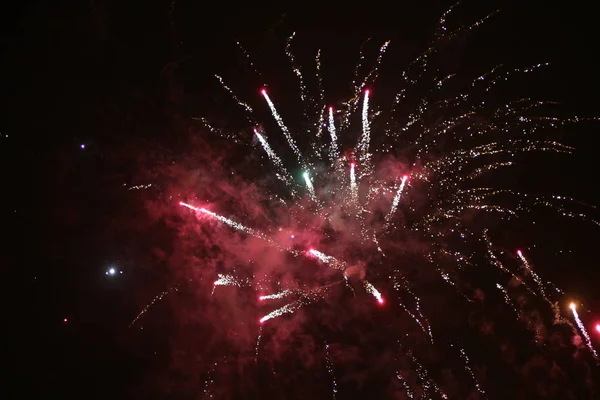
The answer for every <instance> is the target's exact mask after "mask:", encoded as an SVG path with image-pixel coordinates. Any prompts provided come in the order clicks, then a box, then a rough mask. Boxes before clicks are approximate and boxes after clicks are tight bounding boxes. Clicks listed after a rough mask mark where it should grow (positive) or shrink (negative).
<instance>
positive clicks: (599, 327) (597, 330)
mask: <svg viewBox="0 0 600 400" xmlns="http://www.w3.org/2000/svg"><path fill="white" fill-rule="evenodd" d="M596 332H598V333H600V324H596Z"/></svg>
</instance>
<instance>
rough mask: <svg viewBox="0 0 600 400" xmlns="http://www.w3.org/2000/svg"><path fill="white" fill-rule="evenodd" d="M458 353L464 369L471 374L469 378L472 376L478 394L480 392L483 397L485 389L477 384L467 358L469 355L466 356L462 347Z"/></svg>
mask: <svg viewBox="0 0 600 400" xmlns="http://www.w3.org/2000/svg"><path fill="white" fill-rule="evenodd" d="M460 355H461V357H462V359H463V360H464V362H465V369H466V370H467V372H468V373H469V375H471V378H473V381H474V382H475V388H476V389H477V391H478V392H479V394H481V395H482V396H484V397H485V391H484V390H483V388H482V387H481V385H480V384H479V381H478V380H477V378H476V377H475V373H474V372H473V369H472V368H471V361H470V360H469V357H468V356H467V353H465V350H464V349H463V348H461V349H460Z"/></svg>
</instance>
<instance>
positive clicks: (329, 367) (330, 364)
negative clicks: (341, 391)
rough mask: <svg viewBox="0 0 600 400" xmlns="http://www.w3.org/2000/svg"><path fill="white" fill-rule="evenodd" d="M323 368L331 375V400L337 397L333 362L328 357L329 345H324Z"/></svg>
mask: <svg viewBox="0 0 600 400" xmlns="http://www.w3.org/2000/svg"><path fill="white" fill-rule="evenodd" d="M325 367H326V368H327V372H329V375H331V390H332V395H333V396H332V397H333V400H335V399H336V397H337V391H338V389H337V380H336V379H335V372H334V370H333V362H332V361H331V356H330V355H329V345H328V344H327V343H325Z"/></svg>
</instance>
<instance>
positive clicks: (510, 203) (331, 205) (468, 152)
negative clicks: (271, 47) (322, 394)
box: [134, 7, 597, 398]
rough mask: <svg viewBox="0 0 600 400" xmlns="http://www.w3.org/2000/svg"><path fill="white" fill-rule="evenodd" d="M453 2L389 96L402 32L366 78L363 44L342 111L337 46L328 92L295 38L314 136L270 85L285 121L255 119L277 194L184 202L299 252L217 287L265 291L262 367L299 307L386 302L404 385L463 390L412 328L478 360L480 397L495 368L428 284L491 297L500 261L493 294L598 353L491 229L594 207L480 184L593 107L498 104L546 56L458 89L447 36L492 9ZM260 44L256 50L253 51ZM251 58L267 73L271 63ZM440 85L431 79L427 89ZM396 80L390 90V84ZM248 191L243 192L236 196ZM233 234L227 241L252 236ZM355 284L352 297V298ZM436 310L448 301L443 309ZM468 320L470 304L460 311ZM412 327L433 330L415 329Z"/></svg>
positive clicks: (474, 379) (261, 295)
mask: <svg viewBox="0 0 600 400" xmlns="http://www.w3.org/2000/svg"><path fill="white" fill-rule="evenodd" d="M453 9H454V7H453V8H451V9H450V10H448V12H446V13H444V14H443V16H442V18H441V19H440V21H439V24H438V28H437V30H436V36H435V40H434V42H433V44H432V45H431V46H430V47H428V48H427V49H426V51H425V52H424V53H423V54H421V55H420V56H419V57H417V58H416V59H415V60H414V61H413V62H412V63H410V64H409V66H408V67H407V69H406V70H404V71H403V72H402V73H401V74H400V77H401V79H400V85H401V87H400V88H398V89H397V90H395V94H394V95H393V96H391V98H392V101H391V102H390V103H389V104H388V105H385V101H384V100H381V101H378V99H377V92H378V86H377V81H378V77H379V68H380V66H381V65H382V63H384V62H385V57H384V55H385V54H386V52H388V51H389V48H391V46H392V44H391V43H390V42H389V41H386V42H384V43H383V44H382V45H381V47H380V48H379V53H378V55H377V57H376V59H375V61H374V63H373V67H372V68H371V69H369V70H368V71H367V72H366V73H365V74H362V75H361V74H360V71H362V70H363V62H365V57H364V55H363V49H362V48H361V54H360V61H359V65H358V66H357V68H356V76H355V79H354V82H353V84H352V87H351V97H350V99H349V100H346V101H344V102H342V103H341V106H339V107H334V106H331V105H329V104H326V103H325V100H324V99H325V98H326V96H325V93H324V92H323V86H322V84H321V83H322V81H321V75H320V74H321V71H322V70H323V69H324V68H325V67H326V65H324V64H323V62H322V60H321V52H320V51H319V52H318V53H317V56H316V66H317V67H316V72H317V75H316V77H315V79H314V80H315V82H317V85H316V86H317V89H316V90H315V93H312V92H311V90H310V87H309V86H308V84H307V82H309V81H310V79H307V77H305V76H304V74H303V68H302V67H301V66H300V65H299V64H298V62H297V60H296V58H295V57H294V54H293V52H292V48H293V40H294V35H292V36H291V37H290V38H289V39H288V41H287V43H286V46H285V53H286V54H287V56H288V58H289V61H290V64H291V67H292V73H293V76H294V79H297V81H298V83H299V96H300V102H301V104H302V109H301V111H300V114H301V115H300V116H301V117H302V118H303V119H306V120H307V121H309V122H310V125H309V127H308V129H306V128H303V131H302V132H301V133H300V132H298V130H295V129H294V128H293V124H288V123H287V122H286V119H285V117H284V116H285V113H284V112H282V111H280V108H281V110H284V109H285V107H280V106H278V101H282V102H285V99H283V100H282V99H279V98H278V97H277V95H276V93H271V91H270V90H267V89H266V88H259V89H258V90H257V97H258V98H259V99H260V98H261V97H262V100H264V102H265V103H264V104H263V109H265V110H269V111H270V115H271V118H272V121H270V122H274V124H272V127H270V126H271V125H270V122H269V121H264V124H263V125H260V126H258V125H256V124H254V126H250V127H249V129H250V130H251V131H252V132H253V134H254V137H255V138H256V140H255V143H256V144H257V145H258V146H259V149H260V151H261V152H262V153H263V154H264V156H265V158H264V161H265V162H267V163H269V164H270V166H271V167H272V168H271V171H272V178H273V179H269V178H267V179H266V180H262V181H261V182H263V183H264V185H261V193H269V194H268V195H265V196H264V197H266V198H267V199H268V202H269V206H268V207H266V210H264V211H261V213H260V214H261V215H260V219H259V220H256V221H255V222H253V221H252V219H251V218H249V216H248V214H249V213H247V212H243V213H241V214H237V215H236V214H233V215H231V214H230V213H227V211H226V210H227V208H226V207H223V208H221V207H219V202H218V201H217V202H214V203H212V204H210V203H208V202H206V201H203V200H202V198H201V197H198V196H193V197H192V196H190V197H187V198H184V199H183V200H184V201H181V202H180V203H179V204H180V205H181V206H183V207H185V208H187V209H188V210H186V212H192V213H194V214H195V215H196V217H197V222H196V223H198V224H205V223H207V222H208V221H215V222H219V223H220V224H222V225H223V226H221V227H218V226H213V227H212V228H211V229H217V230H218V229H229V230H233V231H234V232H237V235H238V236H239V235H241V236H240V237H242V239H240V240H244V239H243V238H252V240H253V241H254V242H253V243H257V242H260V243H262V245H260V246H264V247H262V248H269V249H273V250H274V251H277V252H280V253H282V254H284V255H285V256H282V260H286V261H287V263H281V265H279V266H278V268H277V269H276V270H275V271H270V272H271V273H270V274H267V275H269V276H264V275H265V274H263V275H262V276H258V275H256V274H252V278H249V279H248V278H238V277H236V276H235V273H234V272H231V271H228V273H227V274H216V275H215V281H214V286H213V293H214V292H215V291H216V292H218V291H219V290H221V288H222V287H226V286H233V287H237V288H241V287H250V288H253V289H254V290H256V292H257V293H258V295H257V296H256V298H257V299H258V300H257V307H258V308H259V309H260V310H262V314H261V315H260V316H259V318H257V323H256V325H257V326H256V330H255V331H258V336H257V338H256V340H255V342H254V348H253V350H254V354H253V357H254V361H255V363H258V362H259V360H260V358H261V350H260V349H261V346H263V345H265V343H266V342H267V341H268V337H269V331H268V327H269V325H273V324H277V321H278V320H285V319H286V318H293V315H295V314H297V313H298V312H299V311H300V310H304V309H306V308H307V307H309V306H311V305H327V304H331V303H335V302H348V301H349V302H353V303H360V304H367V303H371V304H373V305H375V306H376V307H378V308H379V309H380V310H383V311H382V312H384V313H388V314H390V315H388V314H386V315H387V317H386V318H387V319H388V320H389V321H391V320H392V319H394V318H395V319H397V320H398V321H399V322H389V327H390V332H388V334H389V335H391V336H394V339H393V343H394V344H395V346H396V352H397V353H398V357H399V358H402V360H403V361H404V364H405V366H404V367H402V366H401V365H400V364H402V361H401V360H398V361H397V362H398V365H397V366H396V367H395V368H394V371H396V372H395V373H393V374H391V375H392V376H393V377H395V378H396V379H397V380H398V382H399V384H398V387H399V388H400V389H399V390H401V391H403V392H404V396H407V397H408V398H449V397H448V396H449V395H448V394H447V392H446V390H445V389H444V388H443V387H442V385H441V384H440V383H436V380H435V378H434V377H433V374H432V373H430V372H428V370H427V369H426V368H425V366H424V365H423V364H421V363H420V362H419V361H418V360H417V356H416V355H415V353H416V352H415V351H414V350H408V349H407V348H408V347H409V346H410V344H411V340H409V339H412V340H414V341H416V342H419V341H420V340H421V339H414V337H415V336H419V335H422V336H421V338H424V339H425V340H426V341H427V342H429V343H430V345H431V346H441V347H443V348H445V349H447V350H445V351H446V352H447V353H448V354H450V355H448V357H451V358H454V359H456V360H459V361H461V362H462V364H461V365H462V368H463V370H464V374H465V376H467V377H468V379H470V381H471V385H472V390H473V393H477V395H478V396H479V397H480V398H484V397H485V396H486V390H485V388H484V387H485V383H483V382H482V379H483V378H484V376H483V375H484V374H483V373H482V372H481V371H480V370H478V368H477V367H476V366H475V362H476V361H474V360H473V359H472V358H470V357H469V355H467V354H468V350H466V349H465V348H464V347H465V344H456V343H454V342H452V341H449V340H448V339H447V338H446V337H445V335H444V334H443V332H444V331H443V323H440V322H438V321H436V320H435V318H436V317H435V314H436V313H435V310H432V304H435V303H436V301H431V300H429V301H426V300H423V297H424V296H427V295H426V294H425V295H423V294H420V293H419V292H420V291H421V292H423V288H424V287H425V286H428V283H427V282H439V283H441V284H443V285H446V287H447V288H448V289H449V291H451V292H453V293H456V294H458V295H459V296H457V297H459V298H460V299H462V301H463V303H465V304H467V305H469V304H473V303H481V302H482V298H483V297H484V294H482V292H481V291H480V290H478V289H475V288H474V285H472V284H470V283H469V276H470V274H471V273H472V271H473V270H481V269H484V268H485V269H487V270H488V271H489V272H487V274H488V279H489V280H492V283H491V286H492V287H493V288H494V289H493V290H496V291H498V295H499V298H500V299H502V300H503V301H504V302H505V303H506V310H507V311H508V312H510V313H511V314H512V315H513V316H516V318H517V320H519V321H522V322H524V325H525V326H526V327H527V328H528V329H530V330H531V331H532V332H533V333H534V336H535V337H536V340H537V339H539V341H538V343H539V344H540V345H542V344H544V343H543V342H544V341H545V340H546V339H544V337H543V336H544V335H543V333H542V331H544V330H547V329H549V328H548V327H549V326H554V325H560V326H564V327H566V328H567V330H568V331H569V332H570V334H571V335H574V336H576V335H579V333H578V330H577V328H578V329H579V332H582V333H583V335H584V337H585V344H586V346H587V349H588V351H589V353H590V355H591V357H593V358H597V355H596V351H595V350H594V348H593V345H592V342H591V339H590V337H589V335H588V334H587V331H585V328H584V327H583V324H582V322H581V321H580V319H579V317H578V315H577V314H576V311H575V306H574V305H573V306H571V309H572V311H573V313H574V316H575V317H574V320H575V323H576V326H577V328H576V326H575V325H573V324H572V323H571V322H570V321H571V320H573V319H569V318H566V317H563V316H562V315H561V312H560V308H559V307H558V308H557V307H555V304H554V302H555V301H556V300H557V299H560V297H556V296H560V293H561V292H560V290H558V289H557V288H556V287H555V286H554V285H552V284H551V283H550V282H547V281H544V279H543V277H542V276H543V274H542V276H540V274H538V272H536V271H535V270H534V268H533V266H532V265H531V263H530V262H529V261H528V259H527V258H525V255H524V253H523V252H521V251H520V250H519V251H518V252H512V254H513V255H512V256H511V255H509V254H510V253H508V252H506V251H503V250H502V249H500V248H499V247H497V246H496V245H495V244H494V243H493V242H492V240H491V239H490V237H491V235H490V233H489V231H488V225H494V224H496V223H498V222H497V221H501V220H504V219H516V218H519V217H521V216H522V215H525V214H527V213H528V212H530V211H531V210H532V208H535V207H545V208H550V209H553V210H555V211H557V212H558V213H559V214H561V215H562V216H565V217H571V218H576V219H583V220H587V217H586V215H585V214H584V213H580V212H572V211H570V208H569V204H568V203H573V200H572V199H569V198H565V197H560V196H554V197H539V196H533V195H530V194H527V193H521V192H517V191H512V190H507V189H494V188H492V187H488V186H482V185H480V182H482V179H481V178H482V177H485V175H486V174H490V173H493V172H495V171H497V170H501V169H505V168H508V167H510V166H512V165H513V164H514V163H515V162H516V160H518V159H519V156H520V155H521V154H522V153H531V152H553V153H571V152H572V151H573V149H572V148H571V147H569V146H566V145H564V144H562V143H559V142H557V141H554V140H548V139H545V138H544V137H543V136H541V135H540V132H542V131H543V129H542V128H548V129H549V128H556V127H562V126H566V125H567V124H571V123H574V122H578V121H581V120H582V118H578V117H573V118H567V119H558V118H554V117H546V116H539V115H537V116H534V115H536V114H532V113H531V111H532V110H539V109H542V107H543V106H544V105H545V104H547V103H548V102H539V101H534V100H531V99H519V100H517V101H511V102H508V103H506V104H499V105H496V106H494V105H491V104H492V103H493V102H490V101H488V98H489V93H490V91H492V90H493V88H494V87H496V86H497V85H499V84H500V82H501V81H504V80H505V79H506V78H509V77H511V76H512V75H516V74H528V73H534V72H535V71H537V70H538V69H540V68H542V67H544V66H545V64H536V65H534V66H531V67H528V68H521V69H514V70H505V69H504V68H503V67H502V66H498V67H495V68H492V69H491V70H489V71H488V72H485V73H483V74H481V75H478V76H476V77H474V78H473V79H470V80H469V81H468V82H467V84H466V85H464V86H465V87H466V88H467V89H466V91H463V92H459V93H454V94H451V95H448V93H446V91H445V90H444V89H445V87H446V85H447V84H448V82H449V81H452V80H455V79H458V75H457V74H446V75H441V76H438V75H437V70H436V69H435V68H431V67H430V65H429V64H430V62H431V59H433V58H434V55H435V54H436V52H437V50H438V47H437V46H438V44H439V43H441V42H445V41H447V40H448V39H451V38H453V37H455V36H456V35H458V34H459V33H461V32H465V31H469V30H471V29H473V28H476V27H478V26H479V25H481V23H483V21H484V20H486V19H487V18H489V16H486V17H484V18H483V19H481V20H479V21H477V22H475V23H474V24H471V25H469V26H466V27H464V28H460V29H456V30H452V29H450V28H449V26H448V25H447V19H448V18H449V16H450V14H451V12H452V10H453ZM244 55H245V57H246V58H247V59H248V60H250V58H249V54H248V53H247V52H245V51H244ZM250 62H251V66H252V70H253V71H256V67H255V65H256V64H255V63H253V62H252V61H250ZM216 78H217V80H218V82H219V83H220V85H222V88H223V89H224V90H225V92H226V93H228V94H229V95H230V96H231V100H232V101H233V102H235V103H236V104H237V105H238V106H239V111H240V112H241V113H243V114H244V116H245V118H246V120H247V121H257V120H261V114H260V113H261V111H260V110H261V105H260V103H258V102H255V101H251V100H241V96H238V95H237V94H236V93H235V91H234V90H233V89H232V86H228V84H227V83H226V79H225V78H223V77H222V76H220V75H219V76H216ZM261 78H262V76H261ZM424 83H428V84H429V88H428V89H427V90H426V91H425V92H424V91H423V85H424ZM411 90H412V91H414V92H415V93H418V94H419V100H418V101H417V102H416V106H415V107H414V109H412V111H410V112H406V109H407V104H409V103H410V102H409V100H408V98H409V94H410V93H411ZM387 91H389V87H386V88H385V90H382V92H387ZM382 97H389V96H382ZM254 103H256V104H254ZM311 116H313V117H311ZM200 120H201V121H203V122H205V123H206V124H207V128H208V129H210V130H211V131H213V132H217V133H219V132H221V131H220V130H216V129H214V128H213V125H208V120H207V119H200ZM325 132H327V133H328V134H329V135H328V136H327V135H326V134H324V133H325ZM225 137H226V138H229V137H230V135H225ZM280 139H283V140H284V142H283V143H281V142H282V141H281V140H280ZM236 141H237V140H236ZM276 143H278V144H286V145H287V147H288V148H289V151H290V154H291V157H287V156H285V155H284V152H285V151H286V150H285V149H282V148H281V147H282V146H278V145H276ZM304 145H305V146H304ZM256 150H257V149H256V148H255V149H254V150H253V151H256ZM275 183H278V185H276V184H275ZM232 197H233V198H234V199H235V195H233V196H232ZM488 214H489V216H487V215H488ZM482 221H483V222H482ZM592 222H594V223H596V221H592ZM482 225H483V226H482ZM219 245H220V246H221V247H222V248H223V249H224V252H227V251H229V250H228V249H229V248H230V247H231V246H238V245H239V241H235V242H231V243H227V242H220V243H219ZM515 254H516V256H515ZM294 263H310V264H311V265H313V266H316V267H317V270H318V271H320V272H318V273H316V274H315V275H314V277H313V278H314V279H308V281H307V280H306V279H303V278H302V277H301V275H296V276H294V277H293V278H292V279H287V278H286V279H281V278H280V276H281V274H283V273H286V272H287V271H288V270H289V269H291V268H292V267H293V265H291V264H294ZM424 282H426V283H424ZM436 285H437V283H431V284H429V286H431V287H437V286H436ZM344 293H351V295H352V296H351V297H350V298H351V299H352V300H348V299H347V298H346V297H344V295H343V294H344ZM165 294H166V293H165ZM163 295H164V294H163ZM530 298H531V299H534V300H531V302H533V301H538V300H541V301H542V302H543V303H544V304H545V306H546V307H547V308H548V309H549V310H552V312H553V313H554V320H553V321H549V322H541V321H533V319H532V317H531V313H530V310H529V303H530V300H527V299H530ZM425 303H427V306H425ZM364 307H366V308H367V309H368V310H369V311H368V313H372V312H373V309H371V308H369V307H370V306H364ZM435 307H437V306H434V308H435ZM439 307H440V308H443V307H442V306H441V305H440V306H439ZM386 309H388V310H387V311H386ZM146 310H147V308H146V309H144V312H145V311H146ZM428 311H430V312H431V311H433V312H431V313H432V314H434V317H430V316H429V314H430V313H428ZM447 312H449V313H453V312H454V310H452V309H450V310H449V311H448V310H447ZM462 316H463V315H462V313H460V312H457V313H456V318H457V319H460V318H461V317H462ZM139 317H140V316H138V317H136V320H137V319H138V318H139ZM442 319H443V318H442ZM134 322H135V321H134ZM320 323H321V322H320ZM325 323H329V322H325ZM410 324H412V326H413V327H414V328H416V329H417V331H418V332H420V333H415V332H414V331H413V330H412V328H411V327H410ZM399 326H401V327H402V328H398V327H399ZM386 332H387V329H386ZM408 332H410V338H408V339H407V336H409V335H408ZM440 333H441V334H440ZM398 340H400V342H398ZM322 345H323V348H324V349H325V351H324V353H325V361H324V365H325V368H326V369H327V371H328V372H329V375H330V376H331V377H332V383H331V385H332V388H333V397H334V398H336V396H337V398H339V396H340V395H339V393H338V391H339V386H340V381H339V372H338V369H337V368H336V367H335V358H336V357H335V354H334V353H333V352H332V350H331V349H332V345H331V340H329V339H326V340H323V343H322ZM466 347H468V344H467V345H466ZM408 365H410V367H407V366H408ZM211 379H212V378H211Z"/></svg>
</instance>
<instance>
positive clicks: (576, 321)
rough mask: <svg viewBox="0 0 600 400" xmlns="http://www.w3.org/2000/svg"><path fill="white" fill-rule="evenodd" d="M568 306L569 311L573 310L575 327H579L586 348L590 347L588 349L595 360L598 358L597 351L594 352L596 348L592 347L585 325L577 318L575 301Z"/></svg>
mask: <svg viewBox="0 0 600 400" xmlns="http://www.w3.org/2000/svg"><path fill="white" fill-rule="evenodd" d="M569 307H570V308H571V311H572V312H573V318H575V323H576V324H577V327H579V330H580V331H581V333H582V334H583V336H584V337H585V344H586V345H587V347H588V349H590V351H591V352H592V354H593V355H594V358H595V359H596V360H598V353H596V350H595V349H594V346H593V345H592V339H590V335H589V334H588V332H587V330H586V329H585V326H584V325H583V323H582V322H581V319H579V313H578V312H577V306H576V305H575V303H571V304H570V305H569Z"/></svg>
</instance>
